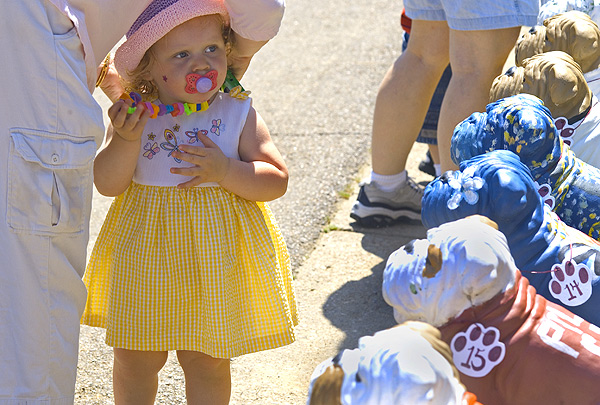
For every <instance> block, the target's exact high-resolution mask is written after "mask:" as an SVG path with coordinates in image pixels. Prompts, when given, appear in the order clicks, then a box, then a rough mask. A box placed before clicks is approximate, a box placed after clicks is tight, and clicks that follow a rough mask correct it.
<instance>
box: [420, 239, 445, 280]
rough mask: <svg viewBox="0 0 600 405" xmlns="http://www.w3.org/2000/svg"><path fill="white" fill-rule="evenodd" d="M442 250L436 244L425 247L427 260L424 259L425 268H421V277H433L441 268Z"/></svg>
mask: <svg viewBox="0 0 600 405" xmlns="http://www.w3.org/2000/svg"><path fill="white" fill-rule="evenodd" d="M443 262H444V260H443V258H442V251H441V250H440V248H439V247H437V246H436V245H432V244H431V245H429V246H428V247H427V260H425V268H423V277H426V278H434V277H435V275H436V274H437V273H438V271H440V270H441V269H442V263H443Z"/></svg>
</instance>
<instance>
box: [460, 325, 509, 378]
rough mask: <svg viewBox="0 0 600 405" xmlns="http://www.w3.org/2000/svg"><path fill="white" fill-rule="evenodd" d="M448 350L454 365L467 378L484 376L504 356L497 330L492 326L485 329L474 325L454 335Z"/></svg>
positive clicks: (504, 348) (504, 350)
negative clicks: (450, 350)
mask: <svg viewBox="0 0 600 405" xmlns="http://www.w3.org/2000/svg"><path fill="white" fill-rule="evenodd" d="M450 348H451V349H452V358H453V360H454V365H455V366H456V368H457V369H458V371H460V372H461V373H463V374H465V375H468V376H469V377H484V376H486V375H487V374H488V373H489V372H490V371H492V369H493V368H494V367H495V366H496V365H498V364H499V363H500V362H501V361H502V360H503V359H504V355H505V354H506V347H505V346H504V343H502V342H500V332H499V331H498V329H496V328H494V327H493V326H490V327H489V328H486V327H485V326H483V325H482V324H480V323H474V324H472V325H471V326H469V328H468V329H467V331H466V332H460V333H457V334H456V335H454V337H453V338H452V341H451V342H450Z"/></svg>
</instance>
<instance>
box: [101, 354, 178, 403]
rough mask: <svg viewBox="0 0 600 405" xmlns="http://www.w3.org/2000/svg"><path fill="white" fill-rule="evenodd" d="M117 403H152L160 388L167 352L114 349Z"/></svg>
mask: <svg viewBox="0 0 600 405" xmlns="http://www.w3.org/2000/svg"><path fill="white" fill-rule="evenodd" d="M114 353H115V359H114V367H113V389H114V395H115V404H117V405H121V404H135V405H144V404H148V405H152V404H154V400H155V398H156V392H157V390H158V372H159V371H160V369H161V368H162V367H163V366H164V365H165V362H166V361H167V352H149V351H141V350H126V349H117V348H115V349H114Z"/></svg>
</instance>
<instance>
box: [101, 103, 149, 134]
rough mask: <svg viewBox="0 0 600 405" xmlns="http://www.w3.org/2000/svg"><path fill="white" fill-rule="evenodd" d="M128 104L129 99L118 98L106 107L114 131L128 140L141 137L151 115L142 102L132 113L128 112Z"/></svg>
mask: <svg viewBox="0 0 600 405" xmlns="http://www.w3.org/2000/svg"><path fill="white" fill-rule="evenodd" d="M130 106H131V101H125V100H118V101H117V102H115V103H114V104H113V105H112V106H111V107H110V108H109V109H108V116H109V118H110V121H111V122H112V126H113V130H114V133H115V134H116V135H118V136H119V137H120V138H122V139H123V140H125V141H128V142H132V141H137V140H139V139H141V137H142V133H143V132H144V127H145V126H146V123H147V122H148V119H149V118H150V115H151V114H150V112H149V111H147V110H146V108H145V107H144V106H143V104H139V105H138V106H137V108H136V110H135V111H134V112H133V114H129V113H127V110H128V109H129V107H130Z"/></svg>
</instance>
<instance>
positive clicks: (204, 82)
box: [185, 70, 217, 94]
mask: <svg viewBox="0 0 600 405" xmlns="http://www.w3.org/2000/svg"><path fill="white" fill-rule="evenodd" d="M185 81H186V83H187V84H186V86H185V92H186V93H189V94H195V93H207V92H209V91H211V90H213V89H215V88H216V87H217V71H216V70H210V71H208V72H207V73H206V74H205V75H199V74H198V73H190V74H188V75H186V76H185Z"/></svg>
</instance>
